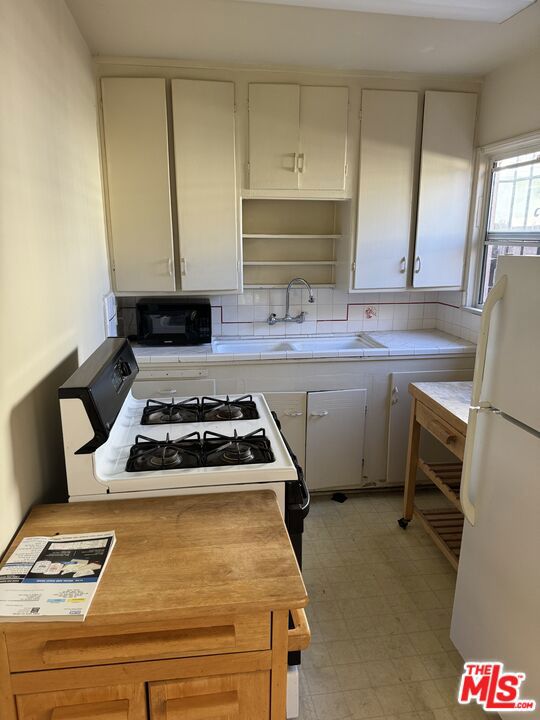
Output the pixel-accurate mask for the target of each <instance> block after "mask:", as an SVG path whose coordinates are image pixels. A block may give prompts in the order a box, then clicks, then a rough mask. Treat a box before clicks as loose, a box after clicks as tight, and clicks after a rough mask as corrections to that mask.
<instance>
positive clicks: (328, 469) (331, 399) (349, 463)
mask: <svg viewBox="0 0 540 720" xmlns="http://www.w3.org/2000/svg"><path fill="white" fill-rule="evenodd" d="M366 400H367V390H331V391H322V392H310V393H308V395H307V430H306V468H305V469H306V481H307V484H308V487H309V489H310V490H330V489H332V488H336V489H337V488H339V489H344V488H348V487H349V488H351V487H360V486H361V484H362V461H363V458H364V429H365V420H366Z"/></svg>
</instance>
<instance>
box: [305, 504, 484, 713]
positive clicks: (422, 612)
mask: <svg viewBox="0 0 540 720" xmlns="http://www.w3.org/2000/svg"><path fill="white" fill-rule="evenodd" d="M441 497H442V496H441V494H440V493H439V492H429V491H428V492H425V493H424V492H422V493H419V494H418V495H417V498H418V504H419V505H420V506H421V507H422V506H423V507H441V505H442V506H444V503H441ZM443 500H444V498H443ZM402 504H403V500H402V496H400V495H399V494H376V493H371V494H356V495H354V494H351V495H349V497H348V499H347V501H346V502H344V503H342V504H340V503H337V502H335V501H333V500H331V498H330V497H329V496H318V497H317V496H315V497H313V498H312V505H311V511H310V514H309V516H308V518H307V519H306V523H305V532H304V550H303V574H304V580H305V582H306V586H307V589H308V593H309V596H310V604H309V606H308V608H307V614H308V618H309V622H310V626H311V631H312V643H311V646H310V648H309V649H308V650H306V651H305V652H304V653H303V655H302V666H301V671H300V707H301V711H300V720H346V719H347V720H363V719H364V718H378V719H379V720H462V719H465V718H484V719H486V718H487V717H490V718H497V717H498V716H497V715H495V714H493V713H491V714H487V713H484V712H483V711H482V710H481V709H480V708H478V707H477V706H475V707H472V706H460V705H458V702H457V699H456V698H457V687H458V683H459V678H460V676H461V671H462V667H463V660H462V658H461V657H460V655H459V654H458V652H457V651H456V649H455V648H454V646H453V645H452V642H451V640H450V637H449V634H450V619H451V615H452V602H453V596H454V586H455V581H456V573H455V572H454V570H453V569H452V567H451V566H450V565H449V563H448V561H447V560H446V559H445V558H444V556H443V555H442V554H441V553H440V551H439V550H438V549H437V548H436V547H435V546H434V545H433V542H432V541H431V539H430V538H429V537H428V535H427V534H426V533H425V532H424V530H423V529H422V528H421V527H420V525H419V524H418V523H417V522H415V521H414V520H413V521H412V522H411V524H410V525H409V527H408V528H407V530H405V531H404V530H402V529H401V528H399V527H398V524H397V520H398V518H399V517H401V515H402V514H403V513H402Z"/></svg>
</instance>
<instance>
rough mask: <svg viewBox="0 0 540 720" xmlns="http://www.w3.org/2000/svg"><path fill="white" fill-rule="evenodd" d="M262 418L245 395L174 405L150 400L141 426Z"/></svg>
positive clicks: (208, 398) (204, 398)
mask: <svg viewBox="0 0 540 720" xmlns="http://www.w3.org/2000/svg"><path fill="white" fill-rule="evenodd" d="M257 418H259V413H258V411H257V405H256V404H255V402H254V401H253V396H252V395H243V396H242V397H239V398H233V399H232V400H231V398H230V397H229V396H228V395H227V397H226V399H225V400H220V399H219V398H212V397H203V398H202V399H199V398H197V397H192V398H189V399H188V400H182V401H180V402H175V400H174V398H172V399H171V401H170V402H164V401H162V400H152V399H150V400H147V402H146V407H145V408H144V410H143V414H142V418H141V425H167V424H171V423H193V422H224V421H227V420H256V419H257Z"/></svg>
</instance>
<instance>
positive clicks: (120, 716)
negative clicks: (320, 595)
mask: <svg viewBox="0 0 540 720" xmlns="http://www.w3.org/2000/svg"><path fill="white" fill-rule="evenodd" d="M103 530H115V532H116V535H117V543H116V546H115V548H114V550H113V552H112V555H111V558H110V561H109V564H108V566H107V568H106V570H105V573H104V575H103V578H102V581H101V584H100V585H99V587H98V590H97V593H96V596H95V598H94V602H93V604H92V606H91V608H90V612H89V614H88V616H87V618H86V620H85V621H84V622H71V623H70V622H39V623H37V622H11V623H1V624H0V707H1V713H0V715H1V717H2V720H74V718H77V719H78V720H95V719H99V720H179V718H182V720H206V719H207V718H208V719H210V718H234V720H285V716H286V681H287V652H288V650H289V649H291V650H298V649H304V648H305V647H307V645H308V644H309V628H308V626H307V623H306V620H305V613H304V611H303V609H302V608H303V607H304V606H305V605H306V604H307V595H306V590H305V587H304V583H303V581H302V576H301V574H300V571H299V569H298V565H297V562H296V559H295V556H294V553H293V550H292V548H291V544H290V541H289V538H288V535H287V531H286V529H285V526H284V524H283V521H282V518H281V513H280V511H279V508H278V505H277V502H276V498H275V495H274V493H272V492H269V491H264V490H263V491H260V492H258V491H257V492H243V493H233V492H230V493H221V494H215V495H192V496H174V497H161V498H147V499H141V500H113V501H110V502H109V501H101V502H88V503H86V502H85V503H75V504H70V505H43V506H41V507H37V508H35V509H34V510H33V511H32V512H31V514H30V516H29V518H28V519H27V521H26V522H25V523H24V525H23V527H22V529H21V531H20V532H19V534H18V536H17V538H16V539H15V543H18V542H19V540H20V539H21V538H22V537H26V536H31V535H46V536H49V535H53V534H55V533H75V532H93V531H96V532H98V531H103ZM8 554H9V553H8ZM290 610H291V611H293V612H292V613H291V615H292V617H293V619H294V627H293V628H292V629H291V630H289V611H290Z"/></svg>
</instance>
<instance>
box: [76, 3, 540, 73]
mask: <svg viewBox="0 0 540 720" xmlns="http://www.w3.org/2000/svg"><path fill="white" fill-rule="evenodd" d="M280 1H281V0H280ZM286 1H287V2H288V1H289V0H286ZM301 1H303V0H301ZM307 1H309V0H306V2H307ZM314 1H317V0H314ZM322 1H324V2H326V3H330V0H321V2H322ZM470 1H471V0H467V2H468V3H469V4H470ZM513 1H514V0H509V2H513ZM66 2H67V5H68V7H69V8H70V9H71V12H72V13H73V16H74V17H75V20H76V22H77V24H78V25H79V27H80V29H81V32H82V34H83V36H84V37H85V39H86V41H87V42H88V45H89V47H90V49H91V51H92V52H93V53H94V54H96V55H116V56H131V57H146V58H170V59H180V60H194V61H205V62H209V63H231V64H232V63H240V64H248V65H279V66H283V65H297V66H312V67H328V68H333V69H341V70H366V71H381V72H417V73H436V74H447V75H484V74H486V73H488V72H489V71H491V70H493V69H494V68H495V67H497V66H499V65H502V64H504V63H506V62H509V61H511V60H513V59H514V58H516V57H519V56H520V55H524V54H527V53H528V52H532V51H534V50H540V3H538V2H537V3H535V4H534V5H531V6H530V7H528V8H526V9H525V10H523V11H522V12H520V13H518V14H517V15H515V16H514V17H512V18H511V19H509V20H507V21H506V22H504V23H502V24H496V23H487V22H478V21H477V22H473V21H463V20H441V19H434V18H419V17H410V16H409V17H407V16H399V15H389V14H378V13H366V12H357V11H354V12H351V11H346V10H330V9H323V8H312V7H299V6H296V5H289V4H269V3H262V2H258V1H257V2H247V1H246V0H66ZM460 2H462V3H463V0H460Z"/></svg>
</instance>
